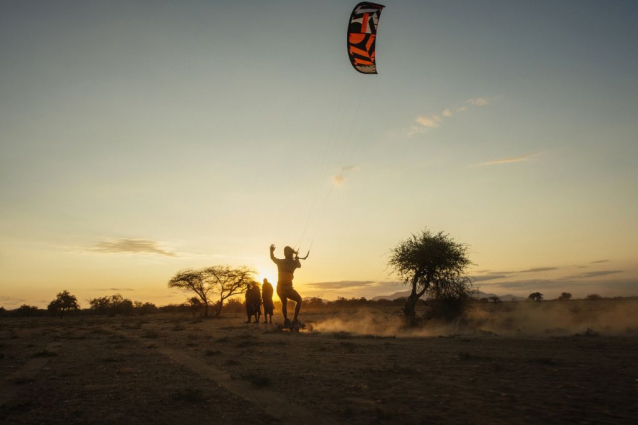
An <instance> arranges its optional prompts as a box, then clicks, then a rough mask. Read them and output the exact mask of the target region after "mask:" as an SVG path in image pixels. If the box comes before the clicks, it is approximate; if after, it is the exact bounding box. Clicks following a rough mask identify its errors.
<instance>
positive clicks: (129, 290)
mask: <svg viewBox="0 0 638 425" xmlns="http://www.w3.org/2000/svg"><path fill="white" fill-rule="evenodd" d="M98 291H114V292H131V291H135V289H131V288H99V289H98Z"/></svg>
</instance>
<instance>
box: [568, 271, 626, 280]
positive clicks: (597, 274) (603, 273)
mask: <svg viewBox="0 0 638 425" xmlns="http://www.w3.org/2000/svg"><path fill="white" fill-rule="evenodd" d="M623 272H624V270H600V271H597V272H585V273H580V274H577V275H573V276H567V277H565V279H589V278H591V277H600V276H609V275H610V274H617V273H623Z"/></svg>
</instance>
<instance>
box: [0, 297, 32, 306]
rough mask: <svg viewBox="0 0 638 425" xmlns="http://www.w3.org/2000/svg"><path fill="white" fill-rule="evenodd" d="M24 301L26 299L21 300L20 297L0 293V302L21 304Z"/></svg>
mask: <svg viewBox="0 0 638 425" xmlns="http://www.w3.org/2000/svg"><path fill="white" fill-rule="evenodd" d="M25 301H26V300H23V299H22V298H16V297H7V296H3V295H0V303H2V304H6V305H18V304H23V303H24V302H25Z"/></svg>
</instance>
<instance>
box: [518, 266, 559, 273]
mask: <svg viewBox="0 0 638 425" xmlns="http://www.w3.org/2000/svg"><path fill="white" fill-rule="evenodd" d="M550 270H558V267H533V268H531V269H527V270H521V271H519V272H516V273H537V272H548V271H550Z"/></svg>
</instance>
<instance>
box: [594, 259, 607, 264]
mask: <svg viewBox="0 0 638 425" xmlns="http://www.w3.org/2000/svg"><path fill="white" fill-rule="evenodd" d="M607 262H609V260H597V261H592V262H591V263H590V264H596V263H607Z"/></svg>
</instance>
